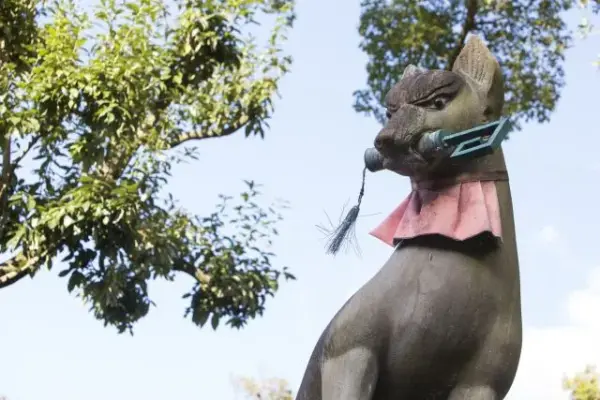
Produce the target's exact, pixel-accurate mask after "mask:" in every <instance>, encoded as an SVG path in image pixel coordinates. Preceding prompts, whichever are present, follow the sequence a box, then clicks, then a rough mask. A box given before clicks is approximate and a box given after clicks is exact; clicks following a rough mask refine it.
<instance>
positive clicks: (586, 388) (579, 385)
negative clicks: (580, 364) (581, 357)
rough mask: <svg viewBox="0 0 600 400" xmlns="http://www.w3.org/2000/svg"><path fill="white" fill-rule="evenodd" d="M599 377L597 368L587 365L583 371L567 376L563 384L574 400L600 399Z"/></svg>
mask: <svg viewBox="0 0 600 400" xmlns="http://www.w3.org/2000/svg"><path fill="white" fill-rule="evenodd" d="M599 378H600V377H599V376H598V373H597V372H596V368H595V367H592V366H587V367H586V368H585V370H584V371H583V372H582V373H578V374H576V375H575V376H574V377H573V378H566V379H565V380H564V382H563V384H564V388H565V389H566V390H568V391H569V394H570V395H571V399H572V400H600V383H599Z"/></svg>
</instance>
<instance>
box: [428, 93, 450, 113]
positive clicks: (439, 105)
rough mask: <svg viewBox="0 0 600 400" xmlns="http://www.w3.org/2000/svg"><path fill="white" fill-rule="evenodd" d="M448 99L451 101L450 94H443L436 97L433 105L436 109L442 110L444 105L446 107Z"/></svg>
mask: <svg viewBox="0 0 600 400" xmlns="http://www.w3.org/2000/svg"><path fill="white" fill-rule="evenodd" d="M448 101H450V98H449V97H448V96H444V95H441V96H436V97H434V98H433V100H432V101H431V103H432V105H433V108H435V109H436V110H442V109H443V108H444V107H446V104H448Z"/></svg>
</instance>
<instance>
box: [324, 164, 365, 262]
mask: <svg viewBox="0 0 600 400" xmlns="http://www.w3.org/2000/svg"><path fill="white" fill-rule="evenodd" d="M366 173H367V168H364V169H363V172H362V185H361V187H360V193H359V194H358V202H357V203H356V205H355V206H354V207H352V208H351V209H350V211H348V214H346V217H345V218H344V220H343V221H342V222H341V223H340V225H339V226H338V227H337V228H336V229H335V230H333V232H331V234H330V236H331V237H330V238H329V240H328V241H327V246H326V249H327V254H333V255H335V254H336V253H337V252H338V251H339V250H340V248H342V246H343V245H344V244H345V243H346V242H347V241H348V238H349V234H350V233H352V232H354V228H355V225H356V219H357V218H358V213H359V211H360V203H361V202H362V198H363V195H364V194H365V180H366Z"/></svg>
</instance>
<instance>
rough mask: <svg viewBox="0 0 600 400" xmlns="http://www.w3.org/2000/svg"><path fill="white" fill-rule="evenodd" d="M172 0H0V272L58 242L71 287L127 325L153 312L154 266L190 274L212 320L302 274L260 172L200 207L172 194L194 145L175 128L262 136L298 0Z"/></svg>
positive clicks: (243, 310) (34, 260)
mask: <svg viewBox="0 0 600 400" xmlns="http://www.w3.org/2000/svg"><path fill="white" fill-rule="evenodd" d="M169 3H170V4H171V5H172V7H171V8H167V6H166V5H165V2H163V1H162V0H118V1H117V0H99V4H98V5H97V7H96V8H94V10H93V12H86V11H83V10H81V9H79V8H77V7H76V5H75V2H74V1H72V0H54V1H47V2H46V3H42V2H39V1H34V0H3V1H2V2H0V28H1V29H0V35H1V36H0V138H2V139H1V146H0V147H1V150H2V167H1V175H0V216H1V220H0V252H1V253H2V254H4V255H5V257H8V260H7V261H5V262H4V263H2V264H1V265H0V287H2V286H8V285H10V284H13V283H15V282H17V281H18V280H19V279H21V278H22V277H24V276H26V275H28V274H31V275H33V274H35V273H36V272H37V271H38V270H39V269H40V268H42V267H48V268H51V267H52V264H53V263H54V262H55V261H56V259H57V257H59V256H64V257H65V258H64V260H63V261H65V262H66V263H67V268H66V269H65V270H63V271H62V272H60V274H59V275H60V276H61V277H64V278H66V280H67V281H66V282H67V288H68V290H69V291H74V292H76V293H77V294H78V295H79V296H82V297H83V299H84V300H85V301H86V302H87V303H88V304H89V306H90V308H91V310H92V311H93V313H94V315H95V316H96V317H97V318H98V319H100V320H102V321H104V323H105V324H108V325H112V326H115V327H116V328H117V329H118V330H119V332H123V331H127V330H129V331H131V329H132V327H133V325H134V323H135V322H136V321H138V320H139V319H140V318H142V317H144V316H145V315H146V314H147V313H148V311H149V309H150V305H151V304H152V301H151V299H150V297H149V294H148V288H147V284H148V281H149V280H151V279H155V278H163V279H167V280H172V279H173V278H174V274H175V273H176V272H183V273H185V274H187V275H188V276H189V277H191V278H192V279H193V282H194V283H193V287H192V288H191V289H190V291H189V292H188V293H187V294H186V295H185V296H184V297H186V298H189V301H190V303H189V307H188V309H187V312H186V315H189V316H190V317H191V319H192V321H193V322H194V323H195V324H198V325H200V326H203V325H204V324H205V323H206V322H207V321H208V320H210V322H211V324H212V326H213V327H214V328H216V327H217V326H218V324H219V321H220V320H222V319H225V321H226V323H227V324H229V325H231V326H233V327H240V326H242V325H243V324H244V323H246V322H247V320H248V319H249V318H253V317H255V316H257V315H260V314H261V313H262V312H263V308H264V303H265V300H266V297H267V296H272V295H273V294H274V293H275V292H276V291H277V288H278V284H279V282H280V281H281V279H282V278H288V279H289V278H293V276H292V275H290V274H289V273H288V272H287V269H286V268H283V269H282V268H276V267H274V266H272V264H271V258H272V256H273V255H272V254H271V253H270V252H269V251H268V248H269V245H270V238H271V237H272V236H273V235H276V234H277V231H276V229H275V224H276V222H277V221H278V220H279V219H280V218H281V217H280V209H278V208H277V207H275V208H273V207H268V208H262V207H260V206H259V205H257V203H256V199H257V196H259V194H260V193H259V192H258V191H257V188H256V186H255V185H254V183H252V182H247V186H248V188H247V190H246V191H245V192H244V193H242V194H241V197H239V198H236V199H233V198H230V197H226V196H222V198H221V201H222V204H220V205H219V207H218V209H217V211H215V212H214V213H212V214H210V215H208V216H204V217H201V216H197V215H194V214H192V213H190V212H187V211H186V210H183V209H181V207H179V206H178V205H177V203H176V201H175V200H174V199H173V198H172V196H170V195H166V194H165V184H166V183H167V180H168V177H169V176H170V171H171V169H172V166H173V164H176V163H181V162H186V161H190V160H193V159H195V158H196V157H197V152H196V149H195V148H192V147H189V146H180V147H178V146H179V145H181V144H182V143H187V142H190V141H192V140H200V139H206V138H210V137H224V136H226V135H230V134H232V133H234V132H236V131H238V130H241V129H243V130H244V131H245V134H246V136H249V135H259V136H261V137H262V136H263V135H264V132H265V127H266V126H267V125H266V124H267V120H268V119H269V118H270V116H271V115H272V112H273V105H272V101H273V99H274V97H275V96H276V95H277V88H278V83H279V80H280V78H281V76H283V75H284V74H285V73H286V72H287V71H288V68H289V65H290V63H291V59H290V58H289V57H288V56H286V55H284V54H282V51H281V49H280V45H281V43H282V42H283V41H284V40H285V34H286V32H287V30H288V28H289V27H290V26H291V25H292V22H293V19H294V14H293V0H219V1H215V0H177V1H175V2H169ZM260 18H263V19H266V20H273V21H274V24H273V27H272V29H270V30H268V33H269V35H268V38H267V41H266V45H264V46H261V43H260V42H259V41H258V40H257V39H256V38H255V37H254V36H252V35H250V30H251V29H250V28H252V27H254V26H256V24H257V21H258V19H260ZM215 170H216V171H218V169H217V167H216V166H215ZM202 173H204V174H209V173H213V174H214V173H215V172H208V171H202ZM202 173H200V174H198V176H194V177H190V179H194V180H195V181H196V182H195V183H197V184H199V185H200V184H201V179H198V178H201V177H202ZM217 173H218V172H217Z"/></svg>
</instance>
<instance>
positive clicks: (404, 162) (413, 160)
mask: <svg viewBox="0 0 600 400" xmlns="http://www.w3.org/2000/svg"><path fill="white" fill-rule="evenodd" d="M432 132H435V130H426V131H423V132H419V133H417V134H415V135H413V137H412V138H411V140H410V141H409V143H408V146H406V147H405V148H404V149H403V150H404V151H396V152H393V153H392V154H389V155H387V156H385V157H384V162H383V165H384V168H386V169H389V170H392V171H395V172H397V173H399V174H400V175H404V176H411V175H415V174H419V173H422V172H424V171H426V170H427V169H428V167H429V166H430V161H431V160H428V157H427V154H423V153H422V152H421V151H419V147H420V146H419V144H420V141H421V139H422V138H423V137H424V136H425V135H428V134H430V133H432Z"/></svg>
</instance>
